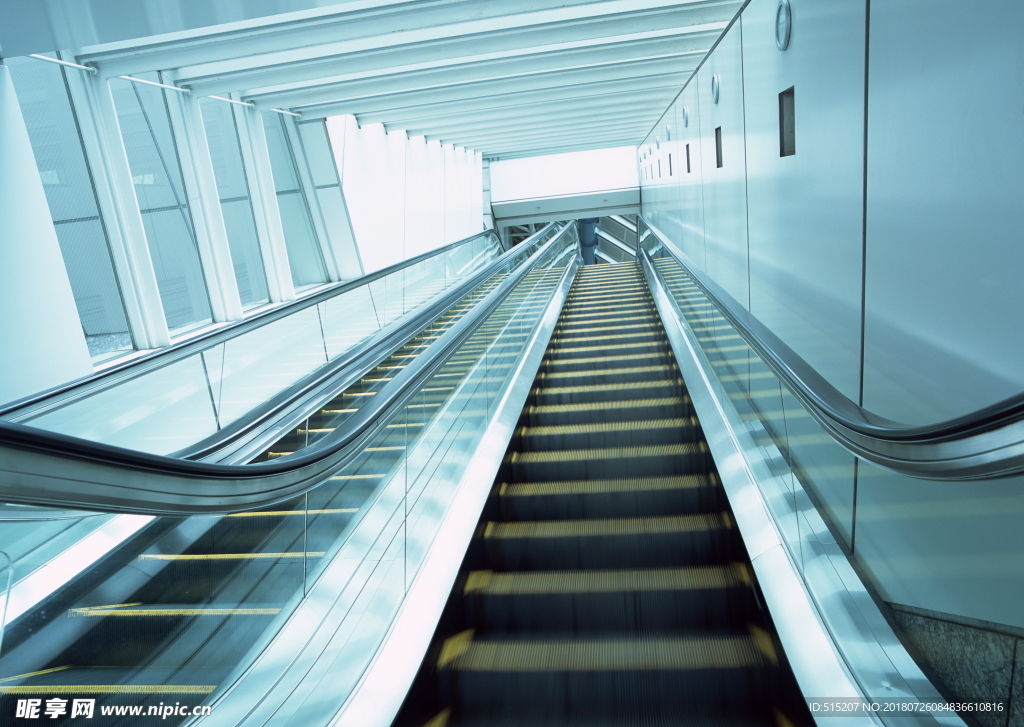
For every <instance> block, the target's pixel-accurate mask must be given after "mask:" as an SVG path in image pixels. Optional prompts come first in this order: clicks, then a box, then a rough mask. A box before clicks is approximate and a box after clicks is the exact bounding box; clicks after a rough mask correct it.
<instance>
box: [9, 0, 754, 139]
mask: <svg viewBox="0 0 1024 727" xmlns="http://www.w3.org/2000/svg"><path fill="white" fill-rule="evenodd" d="M2 1H3V2H4V3H5V4H11V7H12V8H13V7H15V5H14V0H2ZM77 1H78V2H84V3H85V4H86V5H88V6H89V7H91V8H93V7H100V6H102V9H103V11H104V12H105V13H107V15H108V16H109V17H118V16H117V14H116V13H112V12H111V6H118V5H120V6H123V7H122V10H123V13H124V14H125V15H124V17H125V20H124V22H123V24H124V26H125V28H127V29H120V28H118V27H112V28H111V29H110V30H109V32H107V34H106V35H104V34H103V33H102V32H100V31H101V30H103V29H104V28H106V27H107V26H106V25H104V24H103V23H100V22H99V21H96V20H95V17H94V16H96V13H93V15H90V14H89V13H85V14H84V15H85V17H89V18H93V21H92V22H91V24H90V23H79V24H80V25H81V26H82V27H83V28H85V30H75V29H74V28H73V27H72V25H73V24H72V25H67V24H66V27H65V26H61V27H57V26H58V25H59V23H54V22H53V20H52V18H51V19H50V20H39V19H36V20H35V21H33V22H36V23H44V22H50V24H51V26H53V27H51V28H50V30H49V36H47V37H49V38H50V40H49V41H48V42H51V43H58V42H60V43H65V44H66V43H77V42H81V39H82V38H84V39H87V40H96V39H100V40H103V41H104V42H103V43H101V44H93V45H84V46H82V47H78V46H75V47H74V48H73V52H74V54H75V56H76V58H77V60H78V62H81V63H84V62H93V63H96V64H98V65H99V67H100V71H101V74H102V75H103V76H113V75H121V74H137V73H142V72H146V71H164V72H165V73H166V74H167V75H166V78H167V79H170V80H172V81H173V82H174V83H175V84H177V85H182V86H189V87H190V88H191V89H192V91H193V93H195V94H203V95H209V94H217V95H227V94H236V98H241V99H243V100H246V101H252V102H255V103H256V104H257V107H261V108H283V109H288V110H292V111H296V112H300V113H301V114H302V116H303V118H317V117H323V116H333V115H338V114H353V115H355V117H356V118H357V120H358V122H359V123H360V124H367V123H383V124H384V126H385V128H387V129H388V130H389V131H391V130H403V131H406V132H407V133H408V134H409V135H410V136H412V135H423V136H426V137H427V139H437V140H440V141H441V142H443V143H453V144H456V145H459V146H465V147H468V148H471V149H474V150H476V151H480V152H482V153H483V154H484V157H485V158H491V159H507V158H514V157H524V156H536V155H541V154H551V153H558V152H566V151H576V150H583V149H591V148H603V147H614V146H624V145H637V144H639V143H640V142H641V141H642V140H643V138H644V137H645V136H646V134H647V132H648V131H649V130H650V129H651V127H652V126H653V125H654V124H655V123H656V121H657V120H658V118H659V117H660V115H661V114H662V112H663V111H664V110H665V109H666V108H667V107H668V105H669V103H670V102H671V100H672V99H673V97H674V96H675V95H676V93H677V92H678V90H679V89H680V88H681V87H682V85H683V83H684V82H685V81H686V79H687V77H688V76H689V75H690V73H691V72H692V71H693V69H694V68H695V67H696V66H697V64H698V63H699V61H700V60H701V58H702V57H703V56H704V55H705V53H706V52H707V50H708V49H709V48H710V47H711V46H712V44H713V43H714V41H715V40H716V39H717V38H718V36H719V35H720V34H721V33H722V31H723V30H724V29H725V27H726V25H727V23H728V21H729V20H730V19H731V18H732V16H733V15H734V14H735V13H736V11H737V10H738V9H739V6H740V4H741V3H740V2H739V0H727V1H723V0H683V1H680V0H607V1H604V2H588V1H586V0H561V1H560V2H554V1H551V0H516V2H514V3H511V2H496V1H495V0H405V1H398V0H351V1H349V2H343V3H332V4H326V3H323V2H320V3H316V2H311V0H296V1H295V2H294V3H293V2H290V0H273V1H270V0H265V1H264V2H254V1H253V0H245V1H244V2H242V0H212V2H210V3H204V4H203V7H206V6H207V5H209V6H210V7H208V8H206V10H205V15H202V14H200V16H199V17H197V16H196V11H195V10H194V8H196V7H197V6H198V4H197V3H195V2H194V0H159V2H151V1H150V0H144V1H141V2H140V1H138V0H135V1H130V0H77ZM67 2H68V0H46V2H45V3H44V5H46V6H47V7H50V6H55V7H56V6H60V7H63V6H64V5H66V4H67ZM22 5H31V3H27V4H26V3H19V4H18V5H17V7H21V6H22ZM314 5H316V6H321V7H312V8H311V7H310V6H314ZM178 6H180V8H181V11H180V12H178V13H177V14H176V13H175V12H174V9H175V7H178ZM243 6H244V7H243ZM186 8H188V9H189V10H188V11H186ZM254 8H255V9H256V10H254ZM260 8H262V9H263V10H264V11H266V12H268V13H271V14H267V15H264V16H262V17H252V16H254V15H258V14H259V12H258V10H259V9H260ZM295 8H297V9H295ZM58 9H59V8H58ZM286 9H291V12H280V11H282V10H286ZM12 12H13V13H17V12H18V11H17V10H13V9H12V10H4V12H3V14H4V16H7V15H8V14H9V13H12ZM77 12H78V13H80V14H79V15H78V17H79V18H81V17H83V15H82V14H81V12H82V11H81V5H79V6H78V10H77ZM97 12H98V11H97ZM145 13H149V14H148V15H146V16H145V17H144V18H142V19H141V20H140V19H139V18H136V17H134V15H139V14H143V15H145ZM189 13H191V14H189ZM133 14H134V15H133ZM56 15H57V11H56V10H53V11H52V12H51V16H56ZM203 17H205V18H207V20H208V21H217V22H216V24H209V25H203V24H202V23H203V20H202V18H203ZM4 19H5V22H6V21H8V18H7V17H5V18H4ZM22 20H23V21H24V22H28V21H27V20H25V19H22ZM129 21H131V22H129ZM143 21H144V22H143ZM112 22H113V21H112ZM115 25H116V23H115ZM12 27H13V29H14V30H17V23H14V24H13V26H12V25H11V24H8V35H7V36H3V35H0V42H2V44H3V47H4V48H5V49H6V48H9V47H10V45H11V44H10V41H9V40H8V36H9V35H10V33H11V29H12ZM33 27H35V26H33ZM75 27H77V26H75ZM69 28H71V29H69ZM140 28H141V29H142V30H141V31H140V30H139V29H140ZM133 29H134V31H133ZM143 31H144V32H151V31H153V32H155V31H160V32H159V33H158V34H151V35H148V36H146V37H141V38H134V39H133V38H126V37H125V36H130V35H131V34H132V32H136V33H138V32H143ZM26 32H27V31H26ZM76 33H77V35H76ZM37 34H38V35H40V36H42V35H44V34H43V33H37ZM111 37H113V38H117V39H116V40H112V41H111V40H108V39H109V38H111ZM36 42H37V43H43V42H44V40H42V39H40V40H39V41H36ZM64 49H65V50H66V49H67V47H65V48H64ZM45 50H55V48H46V47H35V48H34V52H42V51H45Z"/></svg>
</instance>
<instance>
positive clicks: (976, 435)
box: [640, 216, 1024, 480]
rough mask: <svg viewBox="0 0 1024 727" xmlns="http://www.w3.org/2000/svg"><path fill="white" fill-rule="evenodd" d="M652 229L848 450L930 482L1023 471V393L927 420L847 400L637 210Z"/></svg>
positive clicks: (647, 253) (662, 246)
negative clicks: (913, 421)
mask: <svg viewBox="0 0 1024 727" xmlns="http://www.w3.org/2000/svg"><path fill="white" fill-rule="evenodd" d="M641 220H643V223H644V225H643V226H644V227H645V228H646V230H645V231H646V234H642V236H641V240H640V247H641V248H642V250H643V252H642V254H643V255H645V256H646V257H647V258H648V259H649V260H650V261H652V262H653V259H654V258H653V257H652V255H651V252H650V251H649V250H648V249H647V248H646V247H645V246H644V239H646V238H647V237H648V236H650V235H653V236H654V237H655V239H656V240H657V243H656V244H657V245H658V246H660V247H659V248H657V249H656V250H655V252H657V251H659V250H660V249H663V250H664V251H665V253H666V254H668V255H670V256H671V257H672V258H673V259H675V261H676V262H677V263H678V264H679V265H680V266H681V267H682V269H683V271H684V272H685V273H686V274H687V275H688V276H689V277H690V278H691V279H692V280H693V282H694V283H695V284H696V285H697V286H698V287H699V288H700V289H701V291H702V292H703V293H704V295H705V296H707V298H708V300H710V301H711V302H712V303H713V304H714V305H715V307H716V308H718V310H719V312H721V314H722V315H723V316H724V317H725V318H726V319H727V320H728V322H729V323H730V324H731V325H732V326H733V328H735V330H736V332H737V333H738V334H739V335H740V336H741V337H742V338H743V340H744V341H745V342H746V344H747V345H748V346H750V348H751V349H753V350H754V352H755V353H756V354H757V355H758V356H759V357H760V358H761V360H763V361H764V363H765V364H766V365H767V366H768V367H769V368H770V369H771V370H772V372H773V373H775V375H776V376H777V377H778V378H779V379H780V380H781V381H782V383H783V384H784V385H785V386H786V388H788V389H789V391H790V392H791V393H792V394H793V396H795V397H796V398H797V399H798V400H799V401H800V403H801V404H802V405H803V406H804V407H805V408H806V409H807V411H808V413H809V414H810V415H811V416H812V417H813V418H814V419H815V421H817V422H818V424H820V425H821V426H822V427H823V428H824V429H825V431H826V432H827V433H828V434H829V435H830V436H831V437H832V438H833V439H834V440H835V441H836V442H837V443H839V444H840V445H841V446H842V447H844V448H845V449H846V450H847V451H849V452H851V453H852V454H854V455H856V456H857V457H859V458H861V459H863V460H866V461H868V462H871V463H872V464H875V465H878V466H879V467H882V468H883V469H886V470H889V471H891V472H897V473H899V474H904V475H907V476H910V477H915V478H918V479H928V480H980V479H996V478H1002V477H1010V476H1013V475H1018V474H1022V473H1024V393H1021V394H1017V395H1015V396H1011V397H1009V398H1006V399H1003V400H1002V401H999V402H996V403H995V404H992V405H990V406H986V407H983V408H981V409H978V410H976V411H974V412H971V413H969V414H965V415H963V416H959V417H956V418H953V419H949V420H946V421H941V422H937V423H934V424H927V425H910V424H904V423H901V422H896V421H893V420H891V419H887V418H885V417H882V416H879V415H877V414H875V413H873V412H871V411H869V410H867V409H865V408H863V407H861V406H859V405H858V404H856V403H855V402H854V401H852V400H851V399H850V398H849V397H847V396H846V395H845V394H843V393H842V392H841V391H839V390H838V389H837V388H836V387H835V386H833V385H832V384H831V383H829V382H828V381H827V380H826V379H825V378H824V377H823V376H822V375H821V374H819V373H818V372H817V371H816V370H815V369H814V368H813V367H812V366H811V365H810V364H808V363H807V362H806V361H805V360H804V359H803V358H802V357H801V356H800V355H799V354H797V353H796V352H795V351H794V350H793V349H792V348H790V347H789V346H788V345H786V344H785V343H784V342H783V341H782V340H781V339H780V338H779V337H778V336H776V335H775V334H774V333H773V332H772V331H771V330H770V329H768V328H767V327H766V326H765V325H764V324H763V323H761V322H760V321H759V320H757V318H755V317H754V316H753V315H752V314H751V313H750V312H749V311H748V310H746V309H745V308H744V307H743V306H741V305H740V304H739V302H737V301H736V300H735V298H733V297H732V296H731V295H729V293H727V292H726V291H725V290H724V289H723V288H722V287H720V286H719V285H718V284H717V283H715V282H714V281H713V280H711V279H710V278H709V277H708V276H707V275H706V274H705V273H703V272H702V271H701V270H700V269H699V268H698V267H697V266H696V264H695V263H694V262H693V261H692V260H691V259H690V258H689V257H688V256H687V255H686V254H685V253H683V252H681V251H680V250H678V249H676V248H675V247H674V246H673V245H671V244H669V243H667V241H666V240H665V237H664V235H663V234H662V233H661V232H660V231H659V230H657V228H655V227H653V226H652V225H650V223H648V222H647V220H646V219H644V218H643V217H642V216H641Z"/></svg>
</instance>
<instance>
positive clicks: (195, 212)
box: [169, 94, 243, 322]
mask: <svg viewBox="0 0 1024 727" xmlns="http://www.w3.org/2000/svg"><path fill="white" fill-rule="evenodd" d="M174 96H175V98H172V99H169V101H171V104H170V106H171V124H172V125H173V126H174V127H175V134H176V136H177V137H178V139H177V142H178V152H179V153H178V156H179V158H180V161H181V171H182V176H183V177H184V179H185V193H186V194H187V195H188V198H189V200H188V201H189V207H190V208H191V211H192V224H193V226H194V227H195V235H196V242H197V243H198V246H199V258H200V260H202V263H203V271H204V273H205V274H206V287H207V290H208V291H209V295H210V305H211V308H212V311H213V319H214V320H215V321H218V322H220V321H238V320H241V319H242V317H243V313H242V299H241V296H240V295H239V293H238V281H237V280H236V279H235V266H234V263H233V262H232V260H231V245H230V244H229V242H228V231H227V227H225V225H224V213H223V210H221V206H220V194H219V193H218V191H217V178H216V177H215V176H214V171H213V160H212V159H211V158H210V145H209V142H208V141H207V139H206V128H205V126H204V124H203V114H202V110H201V109H200V108H199V98H198V97H196V96H192V95H188V96H181V95H179V94H174Z"/></svg>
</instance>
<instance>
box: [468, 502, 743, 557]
mask: <svg viewBox="0 0 1024 727" xmlns="http://www.w3.org/2000/svg"><path fill="white" fill-rule="evenodd" d="M483 537H484V545H485V548H486V552H487V556H488V562H489V565H490V566H491V567H492V568H494V569H497V570H561V569H567V568H636V567H640V566H643V567H647V568H661V567H669V566H679V565H699V564H714V563H728V562H731V561H732V559H733V558H732V547H731V542H732V520H731V519H730V517H729V516H728V514H726V513H707V514H700V515H669V516H661V517H638V518H609V519H590V520H533V521H518V522H493V521H492V522H489V523H487V525H486V527H485V528H484V533H483Z"/></svg>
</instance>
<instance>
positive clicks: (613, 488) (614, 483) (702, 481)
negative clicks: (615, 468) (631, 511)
mask: <svg viewBox="0 0 1024 727" xmlns="http://www.w3.org/2000/svg"><path fill="white" fill-rule="evenodd" d="M715 484H717V481H716V478H715V477H714V476H713V475H706V474H693V475H680V476H676V477H622V478H618V479H606V480H555V481H552V482H515V483H507V482H505V483H502V485H501V487H500V488H499V489H498V495H499V496H500V497H543V496H554V495H593V494H603V493H610V492H650V491H654V490H678V489H689V488H697V487H701V488H703V487H709V486H713V485H715Z"/></svg>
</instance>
